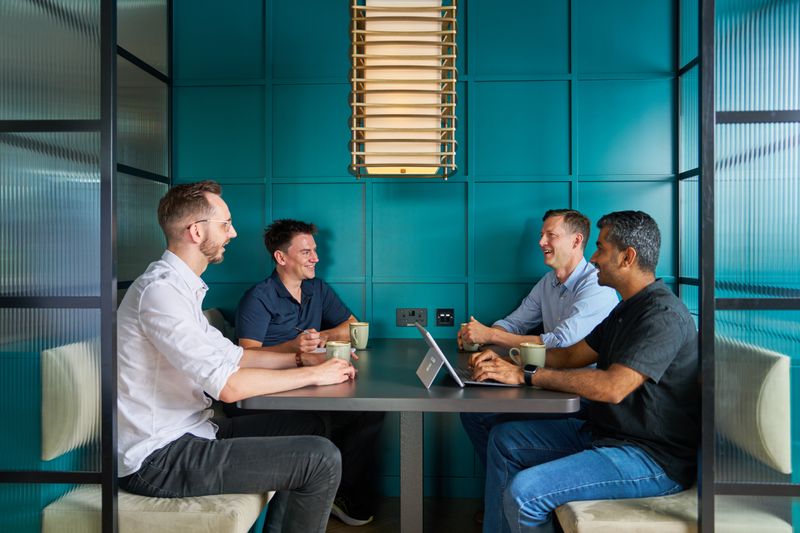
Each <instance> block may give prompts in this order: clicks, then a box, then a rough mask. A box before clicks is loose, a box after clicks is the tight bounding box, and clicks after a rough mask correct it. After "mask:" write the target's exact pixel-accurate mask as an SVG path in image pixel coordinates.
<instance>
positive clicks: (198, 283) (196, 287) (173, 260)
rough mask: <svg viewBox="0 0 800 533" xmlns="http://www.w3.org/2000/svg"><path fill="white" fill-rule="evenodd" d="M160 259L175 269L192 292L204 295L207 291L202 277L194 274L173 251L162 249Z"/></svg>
mask: <svg viewBox="0 0 800 533" xmlns="http://www.w3.org/2000/svg"><path fill="white" fill-rule="evenodd" d="M161 260H162V261H165V262H166V263H167V264H168V265H169V266H171V267H172V268H173V269H175V271H176V272H177V273H178V275H179V276H180V277H181V279H183V281H184V282H186V285H187V286H188V287H189V290H191V291H192V293H194V294H200V295H204V294H205V293H206V291H208V285H206V283H205V282H204V281H203V280H202V278H201V277H200V276H198V275H197V274H195V273H194V272H193V271H192V269H191V268H189V265H187V264H186V263H185V262H184V261H183V259H181V258H180V257H178V256H177V255H175V254H174V253H172V252H170V251H169V250H164V253H163V254H162V255H161Z"/></svg>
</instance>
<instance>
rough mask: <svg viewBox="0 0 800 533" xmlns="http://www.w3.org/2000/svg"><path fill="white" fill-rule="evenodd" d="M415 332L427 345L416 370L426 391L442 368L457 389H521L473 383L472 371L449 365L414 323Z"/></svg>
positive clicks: (432, 341) (434, 343)
mask: <svg viewBox="0 0 800 533" xmlns="http://www.w3.org/2000/svg"><path fill="white" fill-rule="evenodd" d="M414 326H416V328H417V330H419V333H420V335H422V338H423V339H425V343H426V344H427V345H428V352H427V353H426V354H425V358H424V359H423V360H422V363H420V365H419V367H418V368H417V377H418V378H419V379H420V381H422V384H423V385H425V388H426V389H430V388H431V384H433V380H434V379H436V375H437V374H438V373H439V370H440V369H441V368H442V367H445V368H446V369H447V372H448V373H449V374H450V375H451V376H452V377H453V379H454V380H456V383H458V386H459V387H462V388H463V387H464V386H466V385H488V386H493V387H521V385H511V384H509V383H500V382H499V381H493V380H490V381H475V380H474V379H472V369H471V368H464V367H455V368H454V367H453V365H451V364H450V361H448V360H447V357H445V355H444V353H442V349H441V348H439V345H438V344H436V341H435V340H434V339H433V337H432V336H431V334H430V333H428V330H427V329H425V328H423V327H422V326H421V325H419V323H415V324H414Z"/></svg>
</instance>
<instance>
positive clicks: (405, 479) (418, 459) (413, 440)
mask: <svg viewBox="0 0 800 533" xmlns="http://www.w3.org/2000/svg"><path fill="white" fill-rule="evenodd" d="M422 463H423V459H422V413H420V412H401V413H400V531H401V533H420V532H421V531H422V496H423V465H422Z"/></svg>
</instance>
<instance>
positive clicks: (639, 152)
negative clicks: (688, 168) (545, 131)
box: [577, 80, 675, 175]
mask: <svg viewBox="0 0 800 533" xmlns="http://www.w3.org/2000/svg"><path fill="white" fill-rule="evenodd" d="M673 85H674V82H673V81H672V80H608V81H584V82H580V87H579V89H578V109H577V117H578V120H577V124H578V125H577V133H578V172H579V173H580V174H582V175H586V174H671V173H673V169H674V161H673V156H674V153H675V146H674V145H675V141H674V131H673V122H674V120H675V119H674V116H673V115H674V112H673V111H674V98H673V97H674V93H675V90H674V87H673Z"/></svg>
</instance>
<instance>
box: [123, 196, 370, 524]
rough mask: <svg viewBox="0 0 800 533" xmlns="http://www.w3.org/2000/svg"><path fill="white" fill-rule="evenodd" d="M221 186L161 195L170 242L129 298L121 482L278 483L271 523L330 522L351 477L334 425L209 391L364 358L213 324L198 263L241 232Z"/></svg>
mask: <svg viewBox="0 0 800 533" xmlns="http://www.w3.org/2000/svg"><path fill="white" fill-rule="evenodd" d="M221 193H222V191H221V188H220V186H219V185H218V184H217V183H215V182H213V181H202V182H199V183H189V184H185V185H178V186H176V187H173V188H172V189H170V190H169V191H168V192H167V194H166V195H165V196H164V197H163V198H162V199H161V201H160V203H159V206H158V222H159V224H160V226H161V228H162V230H163V231H164V234H165V236H166V239H167V250H166V251H165V252H164V254H163V255H162V256H161V259H159V260H158V261H155V262H153V263H151V264H150V266H148V268H147V270H146V271H145V272H144V274H142V275H141V276H139V278H137V279H136V281H134V282H133V284H132V285H131V287H130V288H129V289H128V291H127V292H126V294H125V297H124V298H123V300H122V303H121V304H120V306H119V310H118V313H117V335H118V340H117V344H118V370H119V371H118V430H119V439H118V452H119V455H118V468H119V476H120V479H119V484H120V487H122V488H123V489H125V490H128V491H130V492H133V493H136V494H142V495H145V496H154V497H161V498H175V497H187V496H202V495H208V494H220V493H264V492H268V491H271V490H276V491H278V492H277V494H276V496H275V498H274V499H273V502H272V503H271V504H270V513H269V515H268V518H267V527H268V528H269V529H270V530H271V531H277V530H282V531H292V532H298V533H301V532H309V531H317V532H323V531H325V528H326V525H327V522H328V514H329V511H330V507H331V505H332V503H333V499H334V496H335V494H336V488H337V486H338V484H339V480H340V477H341V456H340V453H339V451H338V450H337V449H336V447H335V446H334V445H333V444H332V443H331V442H330V441H329V440H327V439H325V438H324V437H321V436H316V435H321V434H323V433H324V431H325V428H324V427H323V426H321V425H312V424H310V423H309V424H308V426H307V427H305V428H297V427H296V424H294V425H290V424H288V423H287V422H289V419H290V417H289V416H281V415H260V414H256V415H252V416H244V417H239V418H236V419H226V418H212V417H213V411H212V410H211V409H210V404H211V399H210V398H209V396H211V397H212V398H217V399H220V400H222V401H226V402H235V401H238V400H241V399H244V398H249V397H252V396H258V395H262V394H269V393H273V392H280V391H286V390H291V389H296V388H299V387H304V386H307V385H329V384H336V383H341V382H344V381H347V380H348V379H353V378H354V377H355V369H354V368H353V367H352V365H351V364H350V363H348V362H345V361H342V360H340V359H331V360H328V361H324V360H323V358H321V357H319V355H316V354H308V353H301V354H300V355H299V357H300V359H301V361H303V362H304V363H305V364H304V365H303V366H302V367H301V368H298V367H297V365H296V364H295V356H294V354H285V353H273V352H270V351H268V350H259V349H243V348H241V347H240V346H236V345H234V344H233V343H231V342H230V341H228V340H227V339H225V337H223V336H222V334H221V333H220V332H219V331H217V330H216V329H215V328H213V327H212V326H210V325H209V323H208V321H207V320H206V318H205V317H204V315H203V312H202V302H203V298H204V297H205V294H206V292H207V290H208V287H207V286H206V284H205V283H204V282H203V280H202V279H201V278H200V275H201V274H202V273H203V272H204V271H205V269H206V267H208V265H209V264H212V263H219V262H221V261H222V258H223V255H224V253H225V246H226V245H227V244H228V243H229V242H230V240H231V239H233V238H234V237H236V230H235V229H234V228H233V224H232V222H231V215H230V211H229V210H228V206H227V205H226V204H225V202H224V201H223V200H222V197H221ZM288 428H291V429H288ZM299 434H304V435H306V436H296V435H299ZM273 510H276V511H277V512H273Z"/></svg>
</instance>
